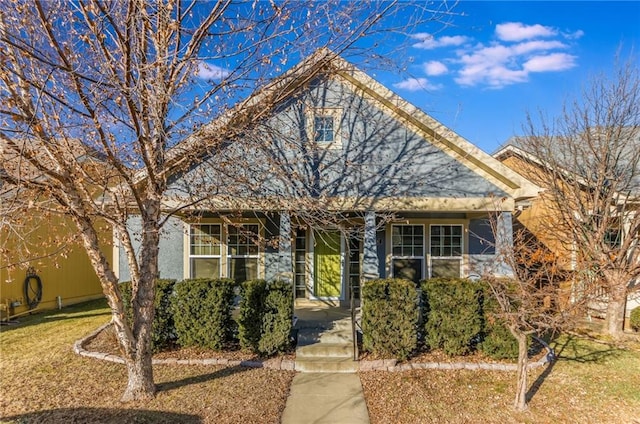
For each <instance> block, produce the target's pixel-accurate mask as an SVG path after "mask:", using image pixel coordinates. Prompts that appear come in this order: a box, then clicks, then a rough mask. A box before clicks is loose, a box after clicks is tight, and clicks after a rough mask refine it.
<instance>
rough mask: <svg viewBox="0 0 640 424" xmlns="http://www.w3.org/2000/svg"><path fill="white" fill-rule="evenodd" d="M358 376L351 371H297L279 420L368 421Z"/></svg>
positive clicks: (308, 423)
mask: <svg viewBox="0 0 640 424" xmlns="http://www.w3.org/2000/svg"><path fill="white" fill-rule="evenodd" d="M368 423H369V412H368V411H367V404H366V403H365V401H364V394H363V392H362V384H360V377H358V374H355V373H336V374H332V373H298V374H297V375H296V376H295V377H294V378H293V383H292V384H291V391H290V393H289V398H288V399H287V404H286V406H285V409H284V413H283V414H282V424H368Z"/></svg>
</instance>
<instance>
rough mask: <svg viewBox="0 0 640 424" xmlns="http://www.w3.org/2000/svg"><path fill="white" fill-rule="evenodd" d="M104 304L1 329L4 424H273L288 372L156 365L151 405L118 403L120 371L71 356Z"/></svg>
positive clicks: (103, 313)
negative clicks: (78, 340)
mask: <svg viewBox="0 0 640 424" xmlns="http://www.w3.org/2000/svg"><path fill="white" fill-rule="evenodd" d="M109 318H110V315H109V310H108V309H107V308H106V307H105V304H104V302H91V303H88V304H84V305H82V306H79V307H70V308H66V309H64V310H62V311H56V312H50V313H44V314H38V315H34V316H31V317H27V318H23V319H22V320H21V323H20V324H19V325H15V326H3V327H1V328H0V331H1V333H0V356H1V361H0V382H1V384H2V387H1V388H0V417H2V418H1V419H0V421H1V422H16V423H25V422H37V423H46V422H50V423H59V422H78V423H80V422H82V423H84V422H99V423H158V422H166V423H175V422H180V423H201V422H203V423H277V422H279V420H280V415H281V413H282V411H283V409H284V405H285V402H286V396H287V395H288V392H289V385H290V383H291V379H292V378H293V372H285V371H273V370H266V369H249V368H242V367H231V368H224V367H219V366H155V367H154V375H155V380H156V383H157V384H158V393H157V395H156V398H155V399H153V400H151V401H149V402H131V403H126V404H123V403H121V402H120V400H119V399H120V396H121V395H122V392H123V390H124V386H125V384H126V372H125V369H124V366H122V365H118V364H111V363H107V362H102V361H97V360H93V359H88V358H82V357H79V356H77V355H75V354H73V353H72V351H71V346H72V344H73V342H74V341H75V340H77V339H78V338H80V337H82V336H84V335H86V334H88V333H89V332H91V331H92V330H94V329H95V328H97V327H98V326H100V325H101V324H103V323H105V322H107V321H109Z"/></svg>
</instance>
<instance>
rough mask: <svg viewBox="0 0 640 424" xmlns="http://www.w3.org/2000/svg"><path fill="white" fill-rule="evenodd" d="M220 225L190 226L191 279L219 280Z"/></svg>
mask: <svg viewBox="0 0 640 424" xmlns="http://www.w3.org/2000/svg"><path fill="white" fill-rule="evenodd" d="M220 234H221V226H220V224H199V225H192V226H191V227H190V230H189V263H190V267H191V268H190V269H191V278H219V277H220V251H221V243H220V240H221V237H220Z"/></svg>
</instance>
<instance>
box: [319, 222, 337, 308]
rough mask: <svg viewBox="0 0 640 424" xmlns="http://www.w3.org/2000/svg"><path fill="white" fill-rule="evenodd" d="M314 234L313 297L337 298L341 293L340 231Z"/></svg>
mask: <svg viewBox="0 0 640 424" xmlns="http://www.w3.org/2000/svg"><path fill="white" fill-rule="evenodd" d="M314 236H315V246H314V292H315V297H318V298H332V299H339V298H341V294H342V272H341V270H342V257H341V248H340V240H341V239H340V233H339V232H337V231H323V232H317V233H315V234H314Z"/></svg>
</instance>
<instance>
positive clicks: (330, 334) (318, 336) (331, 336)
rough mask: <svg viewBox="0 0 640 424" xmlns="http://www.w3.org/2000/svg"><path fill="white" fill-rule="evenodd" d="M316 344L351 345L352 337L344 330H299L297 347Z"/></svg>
mask: <svg viewBox="0 0 640 424" xmlns="http://www.w3.org/2000/svg"><path fill="white" fill-rule="evenodd" d="M316 343H334V344H338V343H342V344H352V343H353V336H352V335H351V331H344V330H324V331H313V330H311V331H308V330H300V331H299V332H298V346H306V345H310V344H316Z"/></svg>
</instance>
